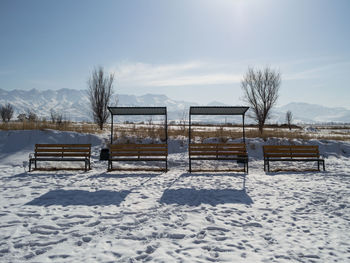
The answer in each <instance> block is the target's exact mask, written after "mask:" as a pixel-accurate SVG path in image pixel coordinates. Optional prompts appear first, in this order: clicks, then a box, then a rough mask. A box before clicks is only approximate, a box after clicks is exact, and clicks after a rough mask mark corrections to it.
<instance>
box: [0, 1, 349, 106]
mask: <svg viewBox="0 0 350 263" xmlns="http://www.w3.org/2000/svg"><path fill="white" fill-rule="evenodd" d="M349 14H350V1H349V0H307V1H305V0H283V1H281V0H215V1H214V0H176V1H170V0H129V1H117V0H114V1H111V0H99V1H98V0H95V1H91V0H84V1H83V0H81V1H80V0H74V1H70V0H60V1H51V0H40V1H39V0H31V1H26V0H22V1H19V0H0V40H1V41H0V89H4V90H14V89H25V90H29V89H33V88H36V89H39V90H46V89H61V88H69V89H86V88H87V81H88V79H89V77H90V75H91V73H92V71H93V70H94V68H97V67H99V66H102V67H103V68H104V69H105V70H106V71H108V72H111V73H112V72H113V73H114V74H115V85H114V89H115V93H117V94H132V95H144V94H148V93H154V94H165V95H167V96H169V97H170V98H172V99H176V100H185V101H191V102H196V103H199V104H203V105H205V104H207V103H210V102H212V101H217V102H223V103H226V104H229V105H243V104H244V103H243V101H242V98H243V93H242V90H241V80H242V78H243V76H244V74H245V73H246V72H247V69H248V68H249V67H253V68H255V69H262V68H264V67H267V66H268V67H270V68H272V69H273V70H276V71H279V72H280V73H281V76H282V83H281V87H280V96H279V100H278V105H279V106H282V105H285V104H288V103H290V102H306V103H313V104H321V105H324V106H329V107H345V108H347V109H350V103H349V102H350V84H349V83H350V30H349V26H350V15H349Z"/></svg>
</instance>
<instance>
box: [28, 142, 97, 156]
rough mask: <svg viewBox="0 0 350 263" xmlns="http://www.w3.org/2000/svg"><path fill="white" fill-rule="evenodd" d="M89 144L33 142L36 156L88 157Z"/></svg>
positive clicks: (89, 151) (89, 153)
mask: <svg viewBox="0 0 350 263" xmlns="http://www.w3.org/2000/svg"><path fill="white" fill-rule="evenodd" d="M90 155H91V144H35V156H36V157H62V158H63V157H86V158H90Z"/></svg>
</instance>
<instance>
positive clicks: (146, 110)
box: [108, 107, 168, 144]
mask: <svg viewBox="0 0 350 263" xmlns="http://www.w3.org/2000/svg"><path fill="white" fill-rule="evenodd" d="M108 110H109V112H110V113H111V144H113V122H114V116H115V115H123V116H125V115H129V116H130V115H134V116H135V115H164V116H165V122H164V124H165V125H164V126H165V141H166V144H168V115H167V108H166V107H108Z"/></svg>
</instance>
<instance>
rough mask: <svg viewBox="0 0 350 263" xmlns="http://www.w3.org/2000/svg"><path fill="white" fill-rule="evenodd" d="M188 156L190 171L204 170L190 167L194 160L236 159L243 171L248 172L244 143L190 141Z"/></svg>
mask: <svg viewBox="0 0 350 263" xmlns="http://www.w3.org/2000/svg"><path fill="white" fill-rule="evenodd" d="M188 157H189V172H190V173H191V172H196V171H204V170H201V169H197V170H193V169H192V161H194V160H224V161H231V160H232V161H237V162H241V163H243V164H244V169H243V171H244V172H245V173H248V154H247V149H246V145H245V144H244V143H235V144H233V143H191V144H189V146H188ZM221 171H222V170H221Z"/></svg>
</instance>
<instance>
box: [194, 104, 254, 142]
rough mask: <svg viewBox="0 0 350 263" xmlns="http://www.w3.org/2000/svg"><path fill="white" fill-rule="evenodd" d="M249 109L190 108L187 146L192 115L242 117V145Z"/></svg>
mask: <svg viewBox="0 0 350 263" xmlns="http://www.w3.org/2000/svg"><path fill="white" fill-rule="evenodd" d="M248 109H249V107H243V106H191V107H190V113H189V117H188V119H189V126H188V144H191V116H192V115H242V127H243V143H245V130H244V118H245V113H246V112H247V110H248Z"/></svg>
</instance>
